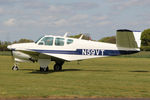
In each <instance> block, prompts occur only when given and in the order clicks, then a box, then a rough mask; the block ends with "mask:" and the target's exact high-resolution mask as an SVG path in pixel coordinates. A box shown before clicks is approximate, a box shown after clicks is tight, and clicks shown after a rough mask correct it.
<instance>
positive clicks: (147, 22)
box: [0, 0, 150, 41]
mask: <svg viewBox="0 0 150 100" xmlns="http://www.w3.org/2000/svg"><path fill="white" fill-rule="evenodd" d="M149 5H150V0H0V40H1V41H7V40H8V41H14V40H18V39H20V38H27V39H32V40H36V39H37V38H39V37H40V36H42V35H45V34H52V35H64V33H65V32H71V34H70V35H75V34H79V33H89V34H90V36H91V37H92V39H94V40H98V39H100V38H102V37H105V36H113V35H115V33H116V30H117V29H131V30H140V31H143V30H144V29H147V28H150V6H149Z"/></svg>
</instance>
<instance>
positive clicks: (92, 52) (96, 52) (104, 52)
mask: <svg viewBox="0 0 150 100" xmlns="http://www.w3.org/2000/svg"><path fill="white" fill-rule="evenodd" d="M31 50H32V51H36V52H39V53H53V54H70V55H91V56H117V55H122V54H133V53H137V52H139V51H127V50H100V49H77V50H76V51H68V50H36V49H31Z"/></svg>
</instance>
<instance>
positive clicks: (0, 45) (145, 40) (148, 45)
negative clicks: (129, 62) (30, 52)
mask: <svg viewBox="0 0 150 100" xmlns="http://www.w3.org/2000/svg"><path fill="white" fill-rule="evenodd" d="M81 35H82V34H78V35H74V36H69V37H72V38H79V37H80V36H81ZM82 39H85V40H92V39H91V37H90V35H89V34H84V35H83V37H82ZM93 41H94V40H93ZM98 41H99V42H106V43H113V44H116V36H110V37H104V38H102V39H100V40H98ZM141 41H142V42H141V50H143V51H150V29H146V30H144V31H143V32H142V36H141ZM28 42H33V40H30V39H20V40H19V41H14V42H8V41H4V42H2V41H0V51H9V50H8V48H7V46H8V45H10V44H14V43H28Z"/></svg>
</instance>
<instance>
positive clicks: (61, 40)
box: [55, 38, 64, 46]
mask: <svg viewBox="0 0 150 100" xmlns="http://www.w3.org/2000/svg"><path fill="white" fill-rule="evenodd" d="M55 45H56V46H64V38H56V39H55Z"/></svg>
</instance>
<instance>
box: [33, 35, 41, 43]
mask: <svg viewBox="0 0 150 100" xmlns="http://www.w3.org/2000/svg"><path fill="white" fill-rule="evenodd" d="M42 37H43V36H41V37H40V38H38V39H37V40H36V41H35V43H38V41H39V40H40V39H41V38H42Z"/></svg>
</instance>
